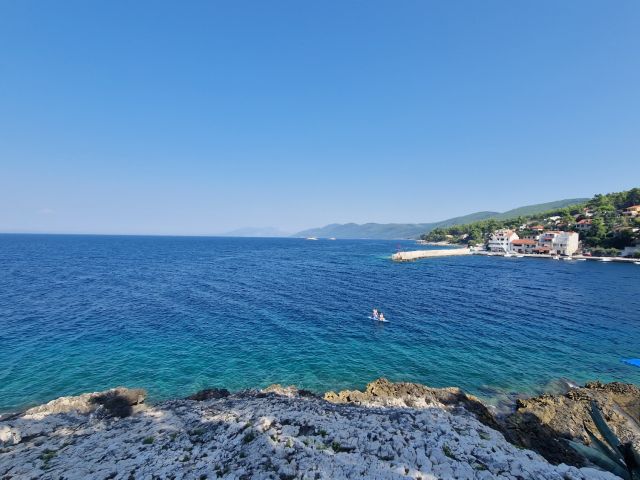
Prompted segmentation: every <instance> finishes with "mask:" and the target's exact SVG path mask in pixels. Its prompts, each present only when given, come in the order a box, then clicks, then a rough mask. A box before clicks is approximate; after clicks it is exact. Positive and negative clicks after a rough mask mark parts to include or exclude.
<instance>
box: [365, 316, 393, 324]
mask: <svg viewBox="0 0 640 480" xmlns="http://www.w3.org/2000/svg"><path fill="white" fill-rule="evenodd" d="M369 320H375V321H376V322H382V323H389V320H387V319H385V320H380V319H379V318H376V317H369Z"/></svg>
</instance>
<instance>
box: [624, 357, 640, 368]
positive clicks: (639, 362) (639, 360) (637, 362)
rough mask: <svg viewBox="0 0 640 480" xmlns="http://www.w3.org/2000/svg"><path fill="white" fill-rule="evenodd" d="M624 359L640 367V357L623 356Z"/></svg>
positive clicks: (625, 361)
mask: <svg viewBox="0 0 640 480" xmlns="http://www.w3.org/2000/svg"><path fill="white" fill-rule="evenodd" d="M622 361H623V362H624V363H626V364H628V365H633V366H634V367H640V358H623V359H622Z"/></svg>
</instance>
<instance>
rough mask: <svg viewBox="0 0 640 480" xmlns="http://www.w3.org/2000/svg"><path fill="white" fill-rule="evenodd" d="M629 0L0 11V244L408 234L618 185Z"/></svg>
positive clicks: (634, 53)
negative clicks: (396, 228)
mask: <svg viewBox="0 0 640 480" xmlns="http://www.w3.org/2000/svg"><path fill="white" fill-rule="evenodd" d="M638 52H640V2H638V1H637V0H618V1H616V2H610V1H607V0H601V1H590V0H566V1H562V2H558V1H556V0H541V1H536V2H525V1H513V0H504V1H497V0H487V1H482V2H478V1H476V0H467V1H463V0H459V1H452V2H449V1H443V0H439V1H435V0H419V1H411V0H406V1H402V2H397V1H391V0H389V1H375V0H371V1H356V0H353V1H344V0H337V1H322V2H311V1H299V0H295V1H279V0H273V1H262V0H256V1H244V0H233V1H213V0H207V1H202V2H199V1H190V2H177V1H174V2H163V1H158V0H155V1H147V2H145V1H137V2H125V1H123V0H108V1H106V0H104V1H98V0H93V1H86V0H81V1H73V0H65V1H62V2H42V1H34V0H21V1H19V2H18V1H10V0H0V232H51V233H64V232H66V233H119V234H169V235H171V234H176V235H206V234H216V233H222V232H225V231H229V230H233V229H237V228H242V227H266V226H271V227H275V228H278V229H281V230H284V231H287V232H296V231H298V230H301V229H304V228H308V227H316V226H322V225H325V224H328V223H343V222H358V223H362V222H400V223H404V222H410V223H413V222H429V221H436V220H441V219H445V218H448V217H452V216H457V215H462V214H467V213H471V212H474V211H480V210H495V211H504V210H508V209H511V208H514V207H518V206H522V205H528V204H532V203H540V202H547V201H553V200H558V199H563V198H573V197H589V196H592V195H593V194H595V193H604V192H612V191H621V190H625V189H628V188H632V187H637V186H639V185H640V155H639V154H640V54H638Z"/></svg>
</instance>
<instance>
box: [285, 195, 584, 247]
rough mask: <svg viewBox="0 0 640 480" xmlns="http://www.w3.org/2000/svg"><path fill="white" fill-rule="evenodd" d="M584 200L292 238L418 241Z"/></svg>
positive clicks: (315, 231)
mask: <svg viewBox="0 0 640 480" xmlns="http://www.w3.org/2000/svg"><path fill="white" fill-rule="evenodd" d="M586 200H587V199H586V198H571V199H567V200H558V201H556V202H548V203H540V204H537V205H527V206H525V207H520V208H516V209H513V210H509V211H507V212H503V213H500V212H476V213H471V214H469V215H464V216H461V217H454V218H448V219H446V220H442V221H439V222H431V223H364V224H358V223H343V224H339V223H333V224H330V225H326V226H324V227H320V228H311V229H308V230H303V231H301V232H298V233H296V234H295V235H293V236H294V237H318V238H331V237H335V238H345V239H346V238H352V239H353V238H363V239H364V238H366V239H387V240H396V239H406V238H410V239H413V238H419V237H420V235H422V234H424V233H428V232H430V231H431V230H433V229H435V228H446V227H450V226H452V225H462V224H466V223H472V222H477V221H479V220H488V219H491V218H499V219H503V218H512V217H517V216H520V215H525V214H524V213H519V212H529V213H526V214H527V215H530V214H535V213H539V212H544V211H547V210H550V209H553V208H563V207H566V206H567V205H573V204H575V203H581V202H584V201H586Z"/></svg>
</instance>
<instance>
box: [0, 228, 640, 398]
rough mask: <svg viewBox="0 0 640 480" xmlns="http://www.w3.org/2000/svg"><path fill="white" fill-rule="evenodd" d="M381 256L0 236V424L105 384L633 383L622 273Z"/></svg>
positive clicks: (633, 345)
mask: <svg viewBox="0 0 640 480" xmlns="http://www.w3.org/2000/svg"><path fill="white" fill-rule="evenodd" d="M398 243H399V242H387V241H347V240H338V241H328V240H324V241H323V240H320V241H317V242H312V241H305V240H298V239H232V238H179V237H115V236H114V237H108V236H62V235H61V236H56V235H0V411H7V410H12V409H16V408H20V407H24V406H27V405H31V404H34V403H40V402H42V401H46V400H50V399H52V398H55V397H57V396H60V395H70V394H76V393H80V392H85V391H94V390H101V389H106V388H108V387H113V386H116V385H126V386H140V387H144V388H147V389H148V390H149V392H150V394H151V398H152V399H155V400H159V399H162V398H167V397H172V396H185V395H187V394H189V393H191V392H194V391H196V390H198V389H201V388H204V387H208V386H219V387H226V388H229V389H232V390H234V389H240V388H246V387H258V386H265V385H268V384H270V383H276V382H278V383H283V384H296V385H298V386H300V387H305V388H309V389H312V390H316V391H326V390H328V389H343V388H353V387H363V386H364V385H365V384H366V383H367V382H369V381H371V380H373V379H375V378H377V377H380V376H386V377H388V378H390V379H392V380H408V381H417V382H421V383H426V384H429V385H433V386H448V385H457V386H461V387H463V388H465V389H467V390H469V391H471V392H474V393H480V394H486V392H487V391H488V389H496V390H498V391H521V392H534V391H536V390H538V389H540V388H544V386H545V385H546V384H548V383H549V382H550V381H553V380H555V379H557V378H560V377H564V378H568V379H571V380H574V381H577V382H583V381H586V380H593V379H601V380H621V381H625V382H633V383H637V384H640V368H637V367H633V366H630V365H626V364H624V363H622V362H621V358H624V357H640V315H639V312H640V266H637V265H633V264H631V265H619V264H611V263H610V264H602V263H595V262H571V263H570V262H557V261H552V260H542V259H525V258H523V259H515V258H512V259H506V258H495V257H494V258H487V257H480V256H468V257H448V258H439V259H429V260H423V261H418V262H414V263H402V264H397V263H393V262H391V261H390V260H389V255H390V254H391V253H393V251H394V250H395V249H396V247H397V245H398ZM402 245H403V247H405V248H407V247H412V246H413V244H412V242H403V243H402ZM374 305H377V306H379V307H380V308H381V309H382V310H383V311H384V312H385V314H386V315H387V318H388V319H389V320H390V321H391V322H390V323H387V324H378V323H376V322H373V321H372V320H369V319H368V318H367V316H368V315H369V311H370V309H371V307H372V306H374Z"/></svg>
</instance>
